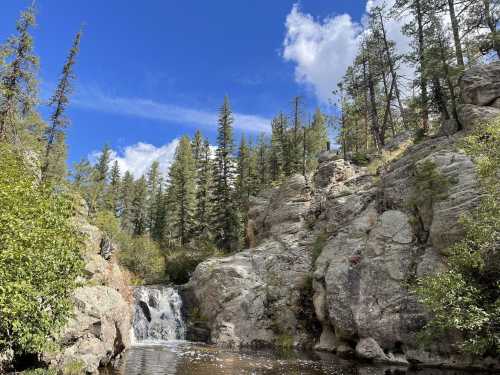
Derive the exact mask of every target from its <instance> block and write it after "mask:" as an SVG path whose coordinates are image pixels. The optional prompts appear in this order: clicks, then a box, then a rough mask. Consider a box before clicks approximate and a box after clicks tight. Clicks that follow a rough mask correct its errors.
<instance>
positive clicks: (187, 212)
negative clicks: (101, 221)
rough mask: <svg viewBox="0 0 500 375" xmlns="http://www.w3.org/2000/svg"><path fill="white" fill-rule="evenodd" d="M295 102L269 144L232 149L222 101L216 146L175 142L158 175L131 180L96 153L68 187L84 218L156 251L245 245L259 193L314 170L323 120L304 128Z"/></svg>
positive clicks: (199, 137)
mask: <svg viewBox="0 0 500 375" xmlns="http://www.w3.org/2000/svg"><path fill="white" fill-rule="evenodd" d="M302 106H303V104H302V100H301V98H300V97H296V98H294V100H293V106H292V113H291V115H290V116H287V115H285V114H284V113H280V114H279V115H277V116H276V117H275V118H274V119H273V120H272V124H271V129H272V131H271V134H270V136H268V135H266V134H260V135H259V136H258V137H257V139H256V140H253V139H252V138H249V137H247V136H245V135H244V134H243V135H242V136H241V139H240V141H239V143H238V144H236V143H235V141H234V135H233V125H234V117H233V114H232V110H231V106H230V103H229V99H228V98H227V97H225V98H224V102H223V105H222V106H221V108H220V111H219V119H218V128H217V143H216V145H214V146H212V145H211V144H210V142H209V140H208V138H206V137H205V136H204V135H203V134H202V133H201V132H200V131H199V130H197V131H196V132H195V134H194V136H193V137H192V139H191V138H190V137H188V136H187V135H186V136H183V137H182V138H180V140H179V142H178V145H177V148H176V150H175V156H174V160H173V162H172V165H171V166H170V169H169V171H168V173H167V174H166V175H163V174H162V173H161V171H160V165H159V163H158V161H155V162H153V163H152V164H151V166H150V168H149V170H148V171H147V173H146V174H145V175H143V176H141V177H139V178H134V176H133V175H132V174H131V172H130V171H121V170H120V167H119V164H118V162H117V161H116V160H115V161H114V162H113V161H112V160H111V159H112V158H111V149H110V148H109V147H108V146H104V148H103V149H102V151H101V153H100V156H99V158H98V160H97V162H96V163H95V165H92V164H91V163H90V161H89V160H82V161H81V162H80V163H77V164H76V165H75V167H74V171H73V175H72V184H73V185H74V186H75V188H76V189H77V190H79V191H80V192H81V194H82V195H83V196H84V197H85V200H86V201H87V203H88V206H89V208H90V214H91V215H97V214H98V212H101V211H109V212H112V213H113V215H114V216H115V217H116V218H118V219H119V221H120V225H121V228H122V230H124V231H126V232H127V233H129V234H131V235H133V236H144V235H148V236H149V237H150V238H151V239H152V240H154V241H155V242H156V243H158V244H159V245H160V247H161V248H163V249H173V248H179V247H184V246H190V245H193V243H198V244H199V243H200V242H202V243H207V242H208V243H212V244H214V245H215V246H216V247H217V248H219V249H221V250H222V251H224V252H226V253H227V252H233V251H236V250H238V249H241V248H242V247H244V246H246V245H249V241H250V240H251V237H252V233H249V231H248V230H247V224H248V218H247V216H248V210H249V207H250V199H251V197H252V196H254V195H256V194H257V193H258V192H259V191H261V190H263V189H266V188H269V187H270V186H273V185H277V184H279V183H280V182H281V181H282V180H283V179H284V178H286V177H288V176H291V175H293V174H296V173H299V174H303V175H304V176H306V177H307V175H308V174H309V173H310V172H311V171H312V170H313V169H314V168H315V166H316V160H317V156H318V154H319V153H320V151H322V150H324V149H326V147H327V142H328V134H327V119H326V116H325V115H324V114H323V113H321V111H320V110H319V109H318V110H316V112H315V114H314V116H313V117H312V120H311V121H310V123H305V122H304V121H303V117H304V116H303V113H302Z"/></svg>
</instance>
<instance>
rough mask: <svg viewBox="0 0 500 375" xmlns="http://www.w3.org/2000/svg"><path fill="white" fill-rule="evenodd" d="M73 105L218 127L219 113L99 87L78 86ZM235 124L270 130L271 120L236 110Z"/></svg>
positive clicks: (258, 131) (240, 126) (253, 129)
mask: <svg viewBox="0 0 500 375" xmlns="http://www.w3.org/2000/svg"><path fill="white" fill-rule="evenodd" d="M73 104H74V105H76V106H78V107H80V108H87V109H92V110H95V111H102V112H108V113H116V114H119V115H124V116H134V117H140V118H145V119H151V120H157V121H161V122H173V123H177V124H183V125H186V126H196V127H204V128H207V129H213V128H214V127H215V126H217V117H218V115H217V112H216V111H207V110H203V109H199V108H190V107H186V106H179V105H175V104H170V103H163V102H159V101H155V100H151V99H147V98H140V97H123V96H116V95H109V94H107V93H105V92H103V91H102V90H101V89H99V88H97V87H89V86H85V85H80V86H79V92H78V95H77V96H76V97H75V99H74V100H73ZM234 120H235V121H234V127H235V128H237V129H240V130H244V131H246V132H255V133H260V132H269V131H270V129H271V125H270V124H271V120H270V119H267V118H265V117H262V116H257V115H252V114H244V113H238V112H236V113H234Z"/></svg>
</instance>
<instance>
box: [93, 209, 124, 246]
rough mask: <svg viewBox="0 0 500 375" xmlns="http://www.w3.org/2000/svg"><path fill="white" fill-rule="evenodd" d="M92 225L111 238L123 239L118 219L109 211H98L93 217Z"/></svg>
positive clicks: (115, 239)
mask: <svg viewBox="0 0 500 375" xmlns="http://www.w3.org/2000/svg"><path fill="white" fill-rule="evenodd" d="M93 223H94V225H95V226H97V227H98V228H99V229H100V230H102V231H103V232H104V233H106V234H107V235H108V237H109V238H110V239H111V240H114V241H123V239H122V236H123V235H124V233H123V232H122V230H121V227H120V220H118V219H117V218H116V216H115V215H114V213H113V212H111V211H99V212H98V213H97V214H96V217H95V218H94V222H93Z"/></svg>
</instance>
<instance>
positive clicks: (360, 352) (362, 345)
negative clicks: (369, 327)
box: [356, 337, 388, 361]
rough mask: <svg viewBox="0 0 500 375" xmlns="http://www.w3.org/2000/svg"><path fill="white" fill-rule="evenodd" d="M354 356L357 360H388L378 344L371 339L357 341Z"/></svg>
mask: <svg viewBox="0 0 500 375" xmlns="http://www.w3.org/2000/svg"><path fill="white" fill-rule="evenodd" d="M356 355H357V356H358V357H359V358H363V359H368V360H371V361H387V359H388V358H387V356H386V355H385V353H384V351H383V350H382V348H381V347H380V346H379V344H378V343H377V342H376V341H375V340H374V339H372V338H371V337H368V338H364V339H361V340H359V341H358V343H357V345H356Z"/></svg>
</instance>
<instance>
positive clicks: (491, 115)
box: [458, 104, 500, 130]
mask: <svg viewBox="0 0 500 375" xmlns="http://www.w3.org/2000/svg"><path fill="white" fill-rule="evenodd" d="M499 116H500V109H498V108H495V107H480V106H478V105H474V104H463V105H461V106H459V107H458V118H459V119H460V123H461V124H462V126H463V128H464V129H465V130H471V129H473V128H474V127H476V126H479V125H481V124H483V123H485V122H487V121H490V120H493V119H495V118H497V117H499Z"/></svg>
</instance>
